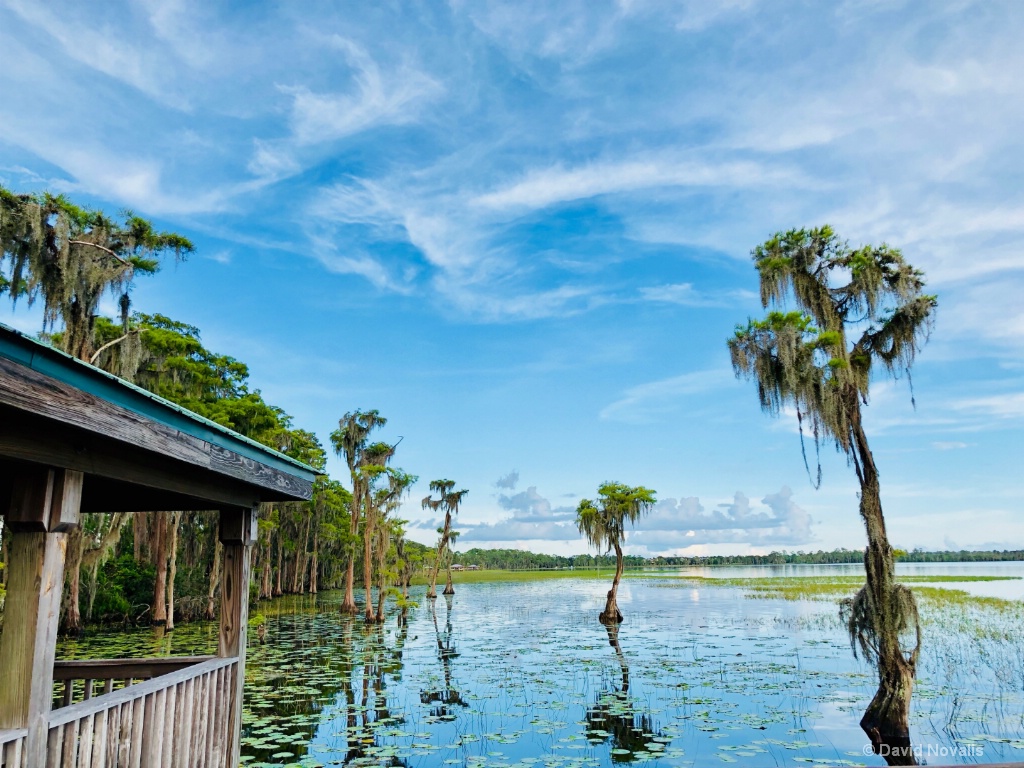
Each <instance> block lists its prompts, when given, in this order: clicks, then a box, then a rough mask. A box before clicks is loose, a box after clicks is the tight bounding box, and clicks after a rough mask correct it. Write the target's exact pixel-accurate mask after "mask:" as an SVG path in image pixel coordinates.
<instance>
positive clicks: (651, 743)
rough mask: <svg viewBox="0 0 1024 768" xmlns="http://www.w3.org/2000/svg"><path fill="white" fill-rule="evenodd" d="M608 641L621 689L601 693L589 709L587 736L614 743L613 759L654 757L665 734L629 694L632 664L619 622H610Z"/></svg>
mask: <svg viewBox="0 0 1024 768" xmlns="http://www.w3.org/2000/svg"><path fill="white" fill-rule="evenodd" d="M605 629H606V630H607V631H608V644H609V645H610V646H611V647H612V648H614V649H615V657H616V659H618V662H619V669H620V670H621V673H622V682H621V684H620V686H619V688H618V689H617V690H616V689H611V690H605V691H602V692H601V693H599V694H598V696H597V700H596V701H595V702H594V705H593V706H592V707H590V709H588V710H587V714H586V721H587V738H588V739H590V741H591V742H606V743H609V744H610V745H611V758H612V762H616V763H630V762H633V761H634V760H638V759H648V758H649V757H652V756H653V755H651V754H650V753H657V752H659V751H661V750H662V749H664V747H663V746H662V743H661V742H659V741H657V739H660V738H661V737H662V734H661V733H659V732H658V731H657V730H655V724H654V719H653V718H652V717H651V716H650V715H648V714H644V713H643V712H640V711H637V709H636V708H635V707H634V705H633V701H632V699H631V698H630V696H629V665H628V664H626V656H625V655H624V654H623V653H622V646H620V645H619V625H617V624H606V625H605Z"/></svg>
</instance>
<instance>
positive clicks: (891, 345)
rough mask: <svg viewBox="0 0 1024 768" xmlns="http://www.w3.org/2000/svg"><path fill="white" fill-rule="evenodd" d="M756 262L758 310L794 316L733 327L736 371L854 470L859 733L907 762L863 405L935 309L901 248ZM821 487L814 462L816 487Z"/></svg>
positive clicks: (900, 630) (791, 241)
mask: <svg viewBox="0 0 1024 768" xmlns="http://www.w3.org/2000/svg"><path fill="white" fill-rule="evenodd" d="M752 255H753V258H754V265H755V267H756V268H757V271H758V273H759V274H760V280H761V303H762V305H763V306H764V307H765V308H766V309H767V308H769V307H778V306H779V305H783V304H784V302H785V301H786V300H787V299H791V300H792V301H793V302H794V303H795V304H796V306H797V307H798V308H799V309H798V310H796V311H789V312H785V311H779V310H774V309H773V310H772V311H770V312H769V313H768V315H767V316H766V317H765V318H764V319H762V320H749V321H748V322H747V324H746V325H745V326H739V327H737V329H736V334H735V336H734V337H733V338H731V339H730V340H729V352H730V354H731V357H732V365H733V368H734V369H735V371H736V374H737V376H739V375H744V376H746V377H747V378H751V379H754V380H755V382H756V383H757V392H758V396H759V398H760V401H761V407H762V408H763V409H764V410H765V411H767V412H768V413H771V414H772V415H778V413H779V411H780V410H781V409H782V407H783V406H787V405H788V406H792V407H794V408H795V409H796V413H797V418H798V420H799V424H800V436H801V446H803V438H804V429H805V428H807V429H809V430H810V433H811V435H812V437H813V441H814V447H815V450H817V449H818V448H819V447H820V444H821V442H823V441H829V442H832V443H834V444H835V445H836V447H837V448H838V449H839V450H840V451H841V452H842V453H844V454H845V455H846V457H847V459H848V460H849V462H850V463H851V464H852V465H853V467H854V470H855V472H856V473H857V480H858V481H859V483H860V489H861V493H860V515H861V518H862V519H863V521H864V526H865V529H866V531H867V538H868V547H867V549H866V551H865V553H864V566H865V571H866V574H865V575H866V584H865V585H864V587H863V588H862V589H861V590H860V591H859V592H858V593H857V595H856V597H854V598H853V599H852V600H850V601H848V602H847V603H845V604H844V606H843V609H842V611H843V617H844V618H845V620H846V622H847V625H848V628H849V632H850V638H851V643H852V644H853V648H854V653H856V652H857V650H858V649H859V650H860V651H861V652H862V653H863V654H864V655H865V656H866V657H867V658H868V659H869V660H870V661H872V662H873V663H874V664H875V666H876V667H877V669H878V682H879V685H878V692H877V693H876V694H875V697H874V698H873V699H872V701H871V703H870V704H869V705H868V708H867V711H866V712H865V713H864V717H863V718H862V720H861V727H862V728H863V729H864V731H865V733H867V734H868V736H869V737H870V739H871V742H872V745H873V746H874V747H875V751H876V752H881V753H883V754H885V755H886V757H887V760H888V761H889V762H890V764H906V765H912V764H914V763H915V760H914V757H913V754H912V752H911V750H910V729H909V723H908V719H909V714H910V699H911V693H912V691H913V684H914V672H915V669H916V666H917V660H918V656H919V654H920V650H921V628H920V622H919V620H918V615H917V605H916V602H915V600H914V596H913V594H912V593H911V591H910V590H909V589H908V588H907V587H905V586H903V585H902V584H898V583H897V582H896V578H895V557H894V554H893V548H892V547H891V546H890V544H889V539H888V536H887V535H886V531H885V518H884V516H883V514H882V502H881V495H880V489H879V480H878V469H877V467H876V466H875V460H874V458H873V457H872V455H871V450H870V448H869V446H868V439H867V435H866V433H865V431H864V426H863V422H862V418H861V406H862V405H866V404H867V402H868V388H869V383H870V380H871V377H872V374H873V373H875V372H877V371H878V369H879V368H881V370H882V371H883V372H884V373H885V374H886V375H888V376H891V377H894V378H896V377H898V376H899V375H900V374H902V373H906V374H907V376H908V379H909V375H910V366H911V364H912V363H913V361H914V357H915V355H916V353H917V351H918V350H919V348H920V346H921V345H922V344H923V343H924V342H925V341H926V340H927V337H928V333H929V331H930V329H931V324H932V320H933V315H934V310H935V307H936V300H935V297H934V296H929V295H927V294H925V293H924V276H923V274H922V273H921V272H920V271H918V270H916V269H914V268H913V267H911V266H910V265H909V264H907V263H906V262H905V261H904V259H903V256H902V254H901V253H900V252H899V251H898V250H896V249H894V248H891V247H889V246H887V245H884V244H883V245H881V246H877V247H875V246H864V247H862V248H858V249H856V250H853V249H851V248H849V247H848V246H847V244H846V243H845V242H843V241H841V240H840V239H839V237H838V236H837V235H836V233H835V232H833V231H832V229H831V227H828V226H824V227H821V228H819V229H811V230H804V229H800V230H791V231H789V232H785V233H778V234H776V235H775V236H774V237H772V238H771V239H770V240H768V241H767V242H765V243H764V244H763V245H759V246H758V247H757V248H755V249H754V251H753V254H752ZM804 461H805V464H806V462H807V458H806V452H805V453H804ZM809 469H810V467H809V465H808V470H809ZM820 482H821V465H820V462H819V463H818V465H817V477H816V480H815V486H816V487H817V485H818V484H820ZM883 745H884V747H885V748H884V749H882V747H883Z"/></svg>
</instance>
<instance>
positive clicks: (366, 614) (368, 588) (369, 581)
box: [363, 519, 377, 624]
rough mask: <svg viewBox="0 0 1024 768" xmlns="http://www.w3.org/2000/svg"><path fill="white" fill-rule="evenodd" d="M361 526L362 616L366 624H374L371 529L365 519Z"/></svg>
mask: <svg viewBox="0 0 1024 768" xmlns="http://www.w3.org/2000/svg"><path fill="white" fill-rule="evenodd" d="M366 523H367V524H366V525H364V526H363V590H364V591H365V592H366V601H365V603H364V604H363V618H364V619H366V623H367V624H374V623H376V621H377V613H376V611H374V609H373V560H372V559H371V558H372V556H373V549H372V544H373V541H372V539H373V531H372V530H371V528H370V525H369V523H370V520H369V519H367V521H366Z"/></svg>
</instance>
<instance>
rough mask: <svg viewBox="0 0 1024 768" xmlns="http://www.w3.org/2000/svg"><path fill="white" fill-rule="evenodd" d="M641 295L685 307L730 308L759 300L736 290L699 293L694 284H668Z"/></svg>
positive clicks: (745, 291)
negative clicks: (739, 303) (740, 303)
mask: <svg viewBox="0 0 1024 768" xmlns="http://www.w3.org/2000/svg"><path fill="white" fill-rule="evenodd" d="M640 295H641V296H642V297H643V298H644V299H646V300H647V301H663V302H666V303H668V304H680V305H682V306H684V307H728V306H735V305H736V303H737V302H744V303H749V302H751V301H754V300H756V299H757V294H756V293H754V292H753V291H747V290H743V289H742V288H740V289H734V290H729V291H699V290H697V289H696V288H694V287H693V283H667V284H665V285H654V286H647V287H644V288H641V289H640Z"/></svg>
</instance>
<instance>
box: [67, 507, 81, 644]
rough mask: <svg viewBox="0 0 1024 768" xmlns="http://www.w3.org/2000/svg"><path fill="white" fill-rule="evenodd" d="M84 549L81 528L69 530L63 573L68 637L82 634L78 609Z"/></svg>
mask: <svg viewBox="0 0 1024 768" xmlns="http://www.w3.org/2000/svg"><path fill="white" fill-rule="evenodd" d="M84 548H85V537H84V536H83V535H82V528H81V526H76V527H74V528H72V529H71V532H70V533H69V534H68V554H67V566H66V567H65V571H66V573H67V579H68V597H67V603H66V604H65V609H64V631H65V632H67V633H68V634H69V635H78V634H81V632H82V612H81V610H80V609H79V607H78V601H79V593H80V592H81V586H82V554H83V550H84Z"/></svg>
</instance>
